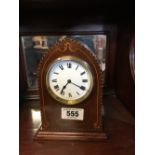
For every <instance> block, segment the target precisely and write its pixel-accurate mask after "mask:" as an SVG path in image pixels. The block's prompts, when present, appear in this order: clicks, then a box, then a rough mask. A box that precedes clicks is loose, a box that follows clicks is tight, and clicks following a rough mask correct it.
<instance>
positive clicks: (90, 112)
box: [34, 38, 107, 141]
mask: <svg viewBox="0 0 155 155" xmlns="http://www.w3.org/2000/svg"><path fill="white" fill-rule="evenodd" d="M67 55H69V56H74V57H78V58H80V59H82V60H84V61H86V62H87V63H88V64H89V66H90V68H91V71H92V74H93V77H94V86H93V90H92V92H91V94H90V95H89V96H88V98H87V99H85V100H84V101H82V102H81V103H80V104H77V105H72V106H71V105H64V104H62V103H59V102H58V101H56V100H55V99H54V98H53V97H51V95H50V94H49V92H48V90H47V87H46V74H47V71H48V67H49V65H50V64H51V63H52V62H53V61H54V60H56V59H57V58H59V57H62V56H67ZM38 76H39V77H38V80H39V82H38V83H39V93H40V108H41V120H42V124H41V127H40V129H39V130H38V132H37V133H36V135H35V138H34V139H35V140H39V141H40V140H82V141H85V140H104V139H106V138H107V137H106V134H105V133H104V132H103V121H102V114H101V107H102V104H103V103H102V98H103V79H102V71H101V69H100V67H99V64H98V61H97V58H96V56H95V55H94V54H93V53H92V52H91V51H90V50H89V49H88V48H86V47H85V46H83V44H81V43H79V42H77V41H75V40H72V39H69V38H65V39H63V40H62V41H60V42H58V43H56V44H55V45H54V46H52V47H51V49H49V51H48V53H47V54H45V55H44V57H43V58H42V60H41V62H40V65H39V70H38ZM62 107H63V108H66V107H67V108H82V109H84V120H83V121H75V120H64V119H61V118H60V117H61V113H60V112H61V108H62Z"/></svg>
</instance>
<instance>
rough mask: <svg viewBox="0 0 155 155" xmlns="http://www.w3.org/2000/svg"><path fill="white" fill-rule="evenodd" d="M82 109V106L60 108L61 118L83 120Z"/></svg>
mask: <svg viewBox="0 0 155 155" xmlns="http://www.w3.org/2000/svg"><path fill="white" fill-rule="evenodd" d="M83 116H84V109H82V108H61V118H62V119H67V120H80V121H82V120H83Z"/></svg>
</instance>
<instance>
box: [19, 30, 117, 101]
mask: <svg viewBox="0 0 155 155" xmlns="http://www.w3.org/2000/svg"><path fill="white" fill-rule="evenodd" d="M110 30H111V32H112V30H113V29H110ZM111 32H108V31H100V32H98V31H93V32H80V31H79V32H78V31H74V32H69V33H67V34H66V33H65V32H64V34H63V33H61V34H59V33H58V34H52V33H37V34H36V33H34V34H33V33H28V32H26V33H23V32H21V33H20V55H21V58H22V72H23V75H24V81H25V90H24V95H23V96H24V99H39V95H38V79H37V70H38V64H39V62H40V60H41V59H42V57H43V55H44V54H45V53H47V52H48V49H49V48H50V47H52V45H54V44H55V43H56V42H58V41H60V40H62V39H64V38H65V37H67V38H71V39H75V40H77V41H80V42H81V43H82V44H84V46H86V47H87V48H89V49H90V50H91V51H92V52H93V53H95V55H96V56H97V59H98V61H99V64H100V67H101V69H102V72H103V81H104V86H105V87H106V86H107V85H108V80H106V76H107V74H108V71H107V70H108V68H109V69H110V67H111V64H108V60H107V59H108V57H109V55H108V54H110V52H109V50H113V49H112V47H111V46H109V41H112V39H114V37H112V34H111ZM112 45H113V44H112ZM110 47H111V49H110ZM110 73H111V71H110V72H109V74H110Z"/></svg>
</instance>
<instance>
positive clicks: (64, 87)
mask: <svg viewBox="0 0 155 155" xmlns="http://www.w3.org/2000/svg"><path fill="white" fill-rule="evenodd" d="M69 83H71V80H70V79H69V80H67V83H66V84H65V85H64V86H63V87H62V89H61V92H60V94H63V91H64V89H66V87H67V85H68V84H69Z"/></svg>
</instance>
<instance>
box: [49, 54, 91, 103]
mask: <svg viewBox="0 0 155 155" xmlns="http://www.w3.org/2000/svg"><path fill="white" fill-rule="evenodd" d="M46 82H47V86H48V90H49V92H50V94H51V95H52V96H53V97H55V98H56V99H57V100H59V101H60V102H63V103H66V104H76V103H79V102H81V101H83V100H84V99H86V98H87V97H88V95H89V94H90V92H91V90H92V87H93V77H92V74H91V71H90V68H89V66H88V64H87V63H86V62H84V61H82V60H80V59H78V58H75V57H69V56H68V57H62V58H59V59H58V60H56V61H55V62H54V63H52V64H51V65H50V67H49V70H48V74H47V76H46Z"/></svg>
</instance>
